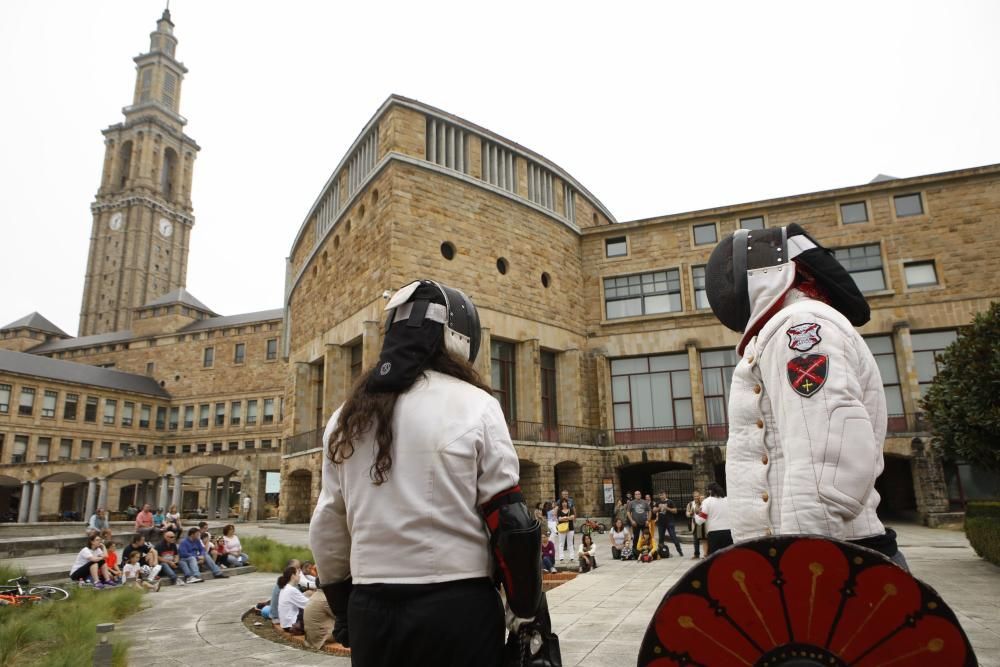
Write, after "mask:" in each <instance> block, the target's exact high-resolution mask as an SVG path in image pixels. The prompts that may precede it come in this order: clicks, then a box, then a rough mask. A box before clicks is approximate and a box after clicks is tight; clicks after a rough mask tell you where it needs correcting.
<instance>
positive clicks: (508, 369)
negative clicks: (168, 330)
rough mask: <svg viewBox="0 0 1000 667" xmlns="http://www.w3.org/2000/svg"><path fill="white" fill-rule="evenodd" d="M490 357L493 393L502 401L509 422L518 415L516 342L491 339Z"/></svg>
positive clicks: (501, 404) (501, 407)
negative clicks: (515, 361) (515, 366)
mask: <svg viewBox="0 0 1000 667" xmlns="http://www.w3.org/2000/svg"><path fill="white" fill-rule="evenodd" d="M490 357H491V359H490V361H491V369H490V372H491V376H490V380H491V386H492V388H493V395H494V396H496V399H497V400H498V401H499V402H500V409H501V410H503V414H504V417H506V418H507V421H508V422H513V421H514V419H515V418H516V417H517V409H516V400H515V399H516V391H515V390H516V387H515V385H516V382H515V380H516V378H515V373H514V344H513V343H507V342H505V341H502V340H493V341H491V342H490Z"/></svg>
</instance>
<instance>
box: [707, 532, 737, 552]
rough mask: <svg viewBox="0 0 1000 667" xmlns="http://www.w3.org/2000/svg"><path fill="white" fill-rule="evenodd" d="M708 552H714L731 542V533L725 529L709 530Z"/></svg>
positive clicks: (729, 544)
mask: <svg viewBox="0 0 1000 667" xmlns="http://www.w3.org/2000/svg"><path fill="white" fill-rule="evenodd" d="M707 537H708V553H709V554H714V553H715V552H716V551H718V550H719V549H725V548H726V547H728V546H732V544H733V534H732V533H731V532H729V529H728V528H727V529H726V530H711V531H709V532H708V536H707Z"/></svg>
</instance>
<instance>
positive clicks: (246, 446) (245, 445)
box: [243, 440, 263, 449]
mask: <svg viewBox="0 0 1000 667" xmlns="http://www.w3.org/2000/svg"><path fill="white" fill-rule="evenodd" d="M261 444H262V445H263V442H261ZM256 447H257V443H255V442H254V441H253V440H244V441H243V449H255V448H256Z"/></svg>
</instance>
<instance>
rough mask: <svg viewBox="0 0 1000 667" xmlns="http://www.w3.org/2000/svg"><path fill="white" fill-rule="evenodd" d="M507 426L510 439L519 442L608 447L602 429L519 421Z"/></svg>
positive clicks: (605, 435) (606, 435)
mask: <svg viewBox="0 0 1000 667" xmlns="http://www.w3.org/2000/svg"><path fill="white" fill-rule="evenodd" d="M507 426H508V428H509V429H510V437H511V439H512V440H519V441H521V442H551V443H558V444H573V445H589V446H592V447H605V446H607V445H608V432H607V431H605V430H604V429H598V428H588V427H586V426H567V425H565V424H559V425H558V426H554V425H551V424H540V423H538V422H526V421H520V420H515V421H512V422H510V423H509V424H508V425H507Z"/></svg>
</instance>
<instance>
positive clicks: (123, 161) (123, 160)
mask: <svg viewBox="0 0 1000 667" xmlns="http://www.w3.org/2000/svg"><path fill="white" fill-rule="evenodd" d="M131 172H132V142H131V141H126V142H125V143H123V144H122V147H121V148H120V149H119V150H118V187H119V189H120V188H124V187H125V186H126V185H127V184H128V179H129V177H130V176H131V175H132V174H131Z"/></svg>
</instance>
